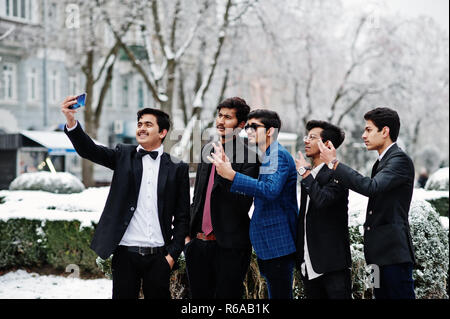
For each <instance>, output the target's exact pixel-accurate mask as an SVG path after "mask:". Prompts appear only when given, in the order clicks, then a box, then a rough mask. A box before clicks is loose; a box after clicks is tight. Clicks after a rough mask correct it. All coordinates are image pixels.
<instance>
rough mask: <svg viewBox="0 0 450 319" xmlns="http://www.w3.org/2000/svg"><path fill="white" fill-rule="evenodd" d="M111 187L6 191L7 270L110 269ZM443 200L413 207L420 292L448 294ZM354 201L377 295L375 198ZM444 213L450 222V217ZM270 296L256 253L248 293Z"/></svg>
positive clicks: (357, 266) (356, 246)
mask: <svg viewBox="0 0 450 319" xmlns="http://www.w3.org/2000/svg"><path fill="white" fill-rule="evenodd" d="M108 191H109V188H108V187H104V188H89V189H87V190H85V191H83V192H82V193H76V194H54V193H48V192H43V191H0V270H6V269H12V268H20V267H33V266H38V267H39V266H44V265H50V266H51V267H54V268H56V269H65V267H66V266H67V265H69V264H77V265H79V266H80V272H81V274H82V275H86V274H95V275H101V274H102V273H104V272H108V269H110V265H109V261H108V262H106V263H105V267H104V268H103V270H101V269H100V268H99V267H98V266H97V263H96V259H97V256H96V255H95V253H94V252H93V251H92V250H91V249H90V248H89V244H90V241H91V239H92V235H93V233H94V229H95V225H96V222H97V221H98V220H99V218H100V215H101V212H102V209H103V206H104V203H105V201H106V198H107V194H108ZM436 198H446V199H447V201H448V192H442V191H441V192H437V191H426V190H423V189H420V190H415V191H414V195H413V202H412V205H411V212H410V223H411V233H412V236H413V244H414V247H415V252H416V257H417V262H418V265H417V266H416V269H415V271H414V280H415V284H416V295H417V298H448V292H446V288H445V287H446V279H447V280H448V278H447V274H448V226H447V230H446V229H444V228H443V227H442V225H441V223H440V220H439V216H438V214H437V213H436V211H435V210H434V209H433V207H432V205H431V204H430V203H429V202H427V201H430V200H433V199H436ZM349 203H350V205H349V216H350V218H349V225H350V236H351V252H352V260H353V267H352V279H353V297H354V298H355V299H361V298H371V297H372V291H371V289H368V288H367V284H366V277H367V273H366V271H365V261H364V255H363V237H362V233H361V231H362V226H361V225H362V224H363V223H364V219H365V209H366V205H367V198H366V197H363V196H361V195H358V194H355V193H353V192H351V194H350V198H349ZM442 218H446V221H447V225H448V218H447V217H441V219H442ZM98 261H100V260H98ZM179 262H180V268H179V269H178V270H176V271H174V272H173V273H172V277H171V292H172V297H173V298H187V296H188V289H189V285H188V281H187V276H186V272H185V265H184V259H183V258H180V261H179ZM447 289H448V281H447ZM294 291H295V297H296V298H304V292H303V287H302V282H301V280H300V276H299V273H298V272H297V271H296V272H295V277H294ZM265 297H267V290H266V289H265V282H264V280H263V279H262V278H261V276H260V274H259V271H258V265H257V262H256V256H255V255H253V256H252V260H251V264H250V271H249V272H248V274H247V278H246V281H245V298H248V299H256V298H265Z"/></svg>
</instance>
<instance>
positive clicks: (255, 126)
mask: <svg viewBox="0 0 450 319" xmlns="http://www.w3.org/2000/svg"><path fill="white" fill-rule="evenodd" d="M258 127H265V126H264V125H262V124H256V123H252V124H247V125H245V126H244V129H245V130H246V131H247V130H248V129H252V130H253V131H256V130H257V129H258Z"/></svg>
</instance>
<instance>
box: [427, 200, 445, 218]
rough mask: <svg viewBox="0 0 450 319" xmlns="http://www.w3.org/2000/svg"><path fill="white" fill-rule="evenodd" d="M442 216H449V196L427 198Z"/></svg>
mask: <svg viewBox="0 0 450 319" xmlns="http://www.w3.org/2000/svg"><path fill="white" fill-rule="evenodd" d="M427 202H429V203H430V204H431V206H433V208H434V209H435V210H436V212H437V213H438V214H439V215H440V216H444V217H448V204H449V203H448V197H441V198H436V199H427Z"/></svg>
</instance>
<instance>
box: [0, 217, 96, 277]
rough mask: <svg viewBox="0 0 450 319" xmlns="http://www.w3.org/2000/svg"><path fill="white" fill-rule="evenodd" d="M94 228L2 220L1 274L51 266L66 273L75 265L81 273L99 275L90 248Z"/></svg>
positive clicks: (76, 223)
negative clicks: (15, 270) (23, 268)
mask: <svg viewBox="0 0 450 319" xmlns="http://www.w3.org/2000/svg"><path fill="white" fill-rule="evenodd" d="M93 233H94V226H91V227H82V226H81V225H80V222H79V221H76V220H75V221H69V220H55V221H51V220H44V221H41V220H29V219H24V218H18V219H9V220H7V221H3V220H0V270H2V269H3V270H6V269H12V268H16V267H17V268H20V267H35V266H37V267H40V266H43V265H49V266H51V267H53V268H55V269H57V270H64V269H66V267H67V266H68V265H70V264H76V265H78V266H79V267H80V271H82V272H84V273H89V274H100V273H101V272H100V270H99V269H98V268H97V266H96V263H95V259H96V257H97V255H96V254H95V253H94V252H93V251H92V250H91V249H90V248H89V244H90V242H91V239H92V236H93Z"/></svg>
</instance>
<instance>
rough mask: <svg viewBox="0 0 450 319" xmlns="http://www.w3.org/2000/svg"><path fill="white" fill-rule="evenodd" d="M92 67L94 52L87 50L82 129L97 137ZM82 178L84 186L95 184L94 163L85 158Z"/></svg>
mask: <svg viewBox="0 0 450 319" xmlns="http://www.w3.org/2000/svg"><path fill="white" fill-rule="evenodd" d="M93 68H94V52H93V51H89V52H87V60H86V65H85V66H84V67H83V72H84V74H85V76H86V87H85V92H86V94H87V98H86V105H85V109H84V126H85V127H84V130H85V132H86V134H87V135H89V136H90V137H91V138H93V139H96V138H97V127H96V126H95V121H94V114H93V113H94V112H93V110H92V97H93V93H94V77H93ZM81 175H82V179H83V184H84V185H85V186H86V187H92V186H95V180H94V163H92V162H91V161H88V160H86V159H83V160H82V173H81Z"/></svg>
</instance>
